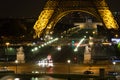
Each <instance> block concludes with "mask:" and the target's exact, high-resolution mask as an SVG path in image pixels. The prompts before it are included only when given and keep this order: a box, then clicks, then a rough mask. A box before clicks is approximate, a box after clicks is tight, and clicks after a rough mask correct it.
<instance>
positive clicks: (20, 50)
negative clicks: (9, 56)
mask: <svg viewBox="0 0 120 80" xmlns="http://www.w3.org/2000/svg"><path fill="white" fill-rule="evenodd" d="M16 57H17V61H18V63H25V54H24V52H23V47H20V48H18V49H17V56H16Z"/></svg>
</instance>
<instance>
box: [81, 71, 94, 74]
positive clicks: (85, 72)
mask: <svg viewBox="0 0 120 80" xmlns="http://www.w3.org/2000/svg"><path fill="white" fill-rule="evenodd" d="M83 73H84V74H94V72H93V71H84V72H83Z"/></svg>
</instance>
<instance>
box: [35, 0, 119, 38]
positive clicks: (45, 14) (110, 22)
mask: <svg viewBox="0 0 120 80" xmlns="http://www.w3.org/2000/svg"><path fill="white" fill-rule="evenodd" d="M74 11H80V12H85V13H88V14H91V15H92V16H94V17H96V18H97V19H98V20H100V21H101V22H102V23H103V25H104V26H105V27H106V28H108V29H118V24H117V22H116V21H115V19H114V17H113V15H112V13H111V11H110V10H109V7H108V5H107V3H106V2H105V0H48V1H47V3H46V5H45V7H44V9H43V11H42V12H41V13H40V16H39V17H38V20H37V21H36V23H35V25H34V27H33V28H34V30H35V36H34V37H40V36H41V34H43V32H44V33H45V34H50V32H52V30H53V29H54V27H55V25H56V24H57V22H58V21H59V20H60V19H61V18H62V17H64V16H66V15H67V14H69V13H71V12H74Z"/></svg>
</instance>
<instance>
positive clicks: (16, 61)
mask: <svg viewBox="0 0 120 80" xmlns="http://www.w3.org/2000/svg"><path fill="white" fill-rule="evenodd" d="M15 64H16V74H17V67H18V60H15Z"/></svg>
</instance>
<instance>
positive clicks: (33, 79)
mask: <svg viewBox="0 0 120 80" xmlns="http://www.w3.org/2000/svg"><path fill="white" fill-rule="evenodd" d="M31 80H67V79H58V78H52V77H50V76H44V77H40V78H38V77H36V78H34V77H33V78H31Z"/></svg>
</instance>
